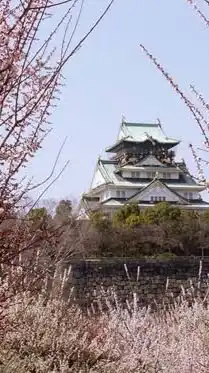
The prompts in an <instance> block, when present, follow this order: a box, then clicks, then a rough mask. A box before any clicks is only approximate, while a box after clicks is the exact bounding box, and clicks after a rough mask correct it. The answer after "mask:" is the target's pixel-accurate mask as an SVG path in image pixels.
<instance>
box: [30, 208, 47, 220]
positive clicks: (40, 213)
mask: <svg viewBox="0 0 209 373" xmlns="http://www.w3.org/2000/svg"><path fill="white" fill-rule="evenodd" d="M47 217H48V212H47V209H46V208H45V207H40V208H35V209H32V210H31V211H30V212H29V214H28V218H29V219H30V220H32V221H34V222H38V221H41V220H45V219H47Z"/></svg>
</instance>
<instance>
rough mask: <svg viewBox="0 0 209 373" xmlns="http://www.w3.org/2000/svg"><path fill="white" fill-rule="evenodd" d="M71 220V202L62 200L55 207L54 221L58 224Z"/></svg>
mask: <svg viewBox="0 0 209 373" xmlns="http://www.w3.org/2000/svg"><path fill="white" fill-rule="evenodd" d="M71 218H72V202H71V201H70V200H68V199H66V200H64V199H62V200H61V201H60V202H59V204H58V205H57V207H56V214H55V220H57V221H59V222H60V223H67V222H69V221H70V220H71Z"/></svg>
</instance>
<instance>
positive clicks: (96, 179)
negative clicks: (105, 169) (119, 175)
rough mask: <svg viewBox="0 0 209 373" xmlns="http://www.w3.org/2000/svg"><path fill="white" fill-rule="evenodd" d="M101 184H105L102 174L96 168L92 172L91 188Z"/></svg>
mask: <svg viewBox="0 0 209 373" xmlns="http://www.w3.org/2000/svg"><path fill="white" fill-rule="evenodd" d="M102 184H105V179H104V177H103V176H102V173H101V171H100V170H99V169H98V168H97V170H96V171H95V173H94V176H93V180H92V183H91V189H94V188H96V187H98V186H100V185H102Z"/></svg>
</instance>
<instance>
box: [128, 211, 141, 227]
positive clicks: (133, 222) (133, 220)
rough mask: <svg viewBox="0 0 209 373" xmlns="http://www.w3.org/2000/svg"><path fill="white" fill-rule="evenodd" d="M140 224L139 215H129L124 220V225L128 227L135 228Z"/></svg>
mask: <svg viewBox="0 0 209 373" xmlns="http://www.w3.org/2000/svg"><path fill="white" fill-rule="evenodd" d="M142 223H143V217H142V216H141V215H135V214H131V215H129V216H128V217H127V218H126V220H125V224H126V225H128V226H130V227H137V226H138V225H140V224H142Z"/></svg>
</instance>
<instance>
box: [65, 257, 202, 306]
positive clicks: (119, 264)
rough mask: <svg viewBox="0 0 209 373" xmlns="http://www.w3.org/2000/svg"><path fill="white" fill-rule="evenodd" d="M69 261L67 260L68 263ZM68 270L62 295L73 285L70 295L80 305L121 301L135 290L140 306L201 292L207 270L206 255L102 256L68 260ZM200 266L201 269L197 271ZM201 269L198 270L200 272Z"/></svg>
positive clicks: (129, 297) (128, 298)
mask: <svg viewBox="0 0 209 373" xmlns="http://www.w3.org/2000/svg"><path fill="white" fill-rule="evenodd" d="M68 264H69V263H68ZM70 265H71V272H70V276H69V279H68V284H67V287H66V289H65V295H66V296H67V295H68V294H69V289H70V288H71V287H73V289H74V290H73V297H74V300H75V301H76V302H78V303H79V304H80V305H81V306H82V307H86V306H88V307H89V306H90V304H92V303H93V304H97V303H98V297H99V299H101V301H102V303H104V298H105V296H106V294H108V296H109V299H110V300H112V301H113V302H115V299H114V298H115V296H116V297H117V299H118V300H119V301H120V302H122V303H124V302H126V300H128V301H131V300H132V299H133V293H136V294H137V298H138V302H139V304H140V305H141V306H147V305H156V304H162V301H164V302H168V301H169V302H170V300H171V299H173V298H176V297H178V296H179V295H180V293H181V292H182V289H183V291H185V292H186V293H191V291H192V289H193V291H194V292H195V293H197V292H199V293H200V294H205V290H206V288H207V282H208V274H209V257H207V258H204V260H203V261H202V265H201V258H191V257H189V258H185V257H183V258H182V257H178V258H175V259H169V260H154V259H153V260H152V259H141V260H132V259H119V258H116V259H102V260H71V262H70ZM200 266H201V271H200ZM200 272H201V273H200Z"/></svg>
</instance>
